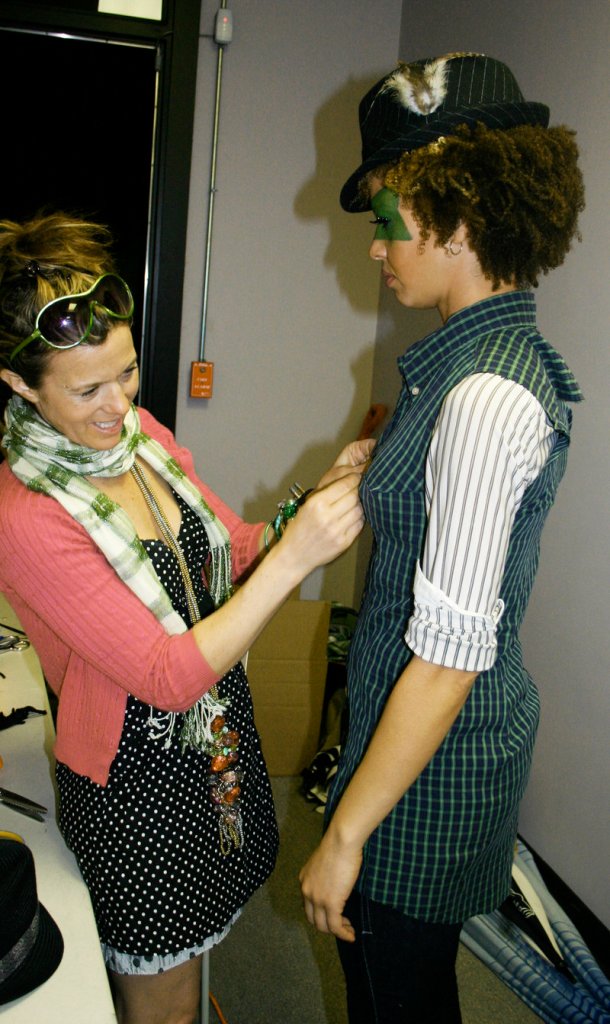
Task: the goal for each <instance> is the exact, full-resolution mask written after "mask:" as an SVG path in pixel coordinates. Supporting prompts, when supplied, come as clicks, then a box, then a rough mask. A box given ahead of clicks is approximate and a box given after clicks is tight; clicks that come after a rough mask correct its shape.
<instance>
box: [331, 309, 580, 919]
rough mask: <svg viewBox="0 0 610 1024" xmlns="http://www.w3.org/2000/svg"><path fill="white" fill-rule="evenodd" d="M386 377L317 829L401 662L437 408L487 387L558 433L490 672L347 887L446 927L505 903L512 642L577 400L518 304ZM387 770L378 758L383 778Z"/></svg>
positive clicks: (452, 326) (514, 793)
mask: <svg viewBox="0 0 610 1024" xmlns="http://www.w3.org/2000/svg"><path fill="white" fill-rule="evenodd" d="M398 365H399V369H400V372H401V374H402V377H403V386H402V391H401V394H400V397H399V400H398V403H397V406H396V410H395V412H394V415H393V417H392V420H391V422H390V423H389V424H388V426H387V428H386V430H385V431H384V434H383V436H382V438H381V439H380V441H379V443H378V445H377V448H376V449H375V453H374V458H373V461H372V464H371V467H370V469H369V470H368V471H367V473H366V476H365V477H364V480H363V483H362V487H361V497H362V502H363V505H364V509H365V512H366V517H367V520H368V522H369V524H370V526H371V528H372V531H373V536H374V544H373V552H372V555H371V561H370V564H369V568H368V574H367V579H366V584H365V590H364V595H363V599H362V607H361V610H360V613H359V618H358V624H357V627H356V631H355V634H354V637H353V640H352V643H351V648H350V655H349V664H348V707H349V730H348V737H347V741H346V743H345V745H344V749H343V750H342V754H341V760H340V764H339V769H338V772H337V775H336V777H335V780H334V784H333V786H332V789H331V792H330V794H329V801H328V808H327V820H328V819H329V818H330V816H331V815H332V811H333V808H334V807H335V806H336V804H337V802H338V800H339V798H340V796H341V793H342V792H343V790H344V788H345V786H346V785H347V783H348V782H349V779H350V777H351V775H352V774H353V772H354V770H355V769H356V767H357V766H358V764H359V762H360V760H361V759H362V757H363V754H364V753H365V751H366V747H367V744H368V741H369V739H370V737H371V735H372V733H373V731H374V729H375V726H376V723H377V721H378V720H379V718H380V716H381V713H382V711H383V709H384V707H385V704H386V701H387V699H388V696H389V693H390V691H391V689H392V687H393V685H394V683H395V682H396V680H397V679H398V677H399V676H400V675H401V673H402V672H403V670H404V669H405V667H406V665H407V664H408V662H409V660H410V658H411V657H412V652H411V651H410V650H409V648H408V647H407V646H406V642H405V639H404V637H405V631H406V627H407V622H408V620H409V618H410V616H411V613H412V606H413V579H414V575H415V566H416V562H417V560H418V559H419V558H420V557H421V555H422V552H423V546H424V541H425V535H426V526H427V517H426V508H425V494H424V476H425V465H426V456H427V452H428V447H429V445H430V440H431V436H432V431H433V428H434V424H435V422H436V419H437V417H438V414H439V412H440V407H441V404H442V402H443V399H444V398H445V396H446V395H447V393H448V392H449V391H450V390H451V389H452V388H453V387H454V386H455V385H456V384H457V383H458V382H459V381H460V380H462V379H463V378H464V377H467V376H468V375H470V374H473V373H495V374H499V375H500V376H502V377H505V378H507V379H510V380H513V381H516V382H517V383H519V384H521V385H523V386H524V387H525V388H527V389H528V390H529V391H530V392H531V393H532V394H533V395H534V396H535V397H536V398H537V399H538V401H539V402H540V403H541V405H542V407H543V408H544V410H545V412H546V414H547V415H548V417H549V420H550V422H551V423H552V424H553V426H554V429H555V431H556V432H557V440H556V443H555V446H554V448H553V450H552V453H551V455H550V457H549V459H548V461H547V463H546V465H545V467H544V468H543V470H542V472H541V473H540V475H539V476H538V477H537V478H536V480H534V481H533V483H532V484H530V486H529V487H528V488H527V489H526V491H525V494H524V497H523V500H522V503H521V505H520V508H519V510H518V513H517V516H516V519H515V523H514V525H513V529H512V532H511V535H510V541H509V547H508V553H507V560H506V565H505V570H504V576H503V581H502V586H501V592H500V597H501V599H502V601H503V602H504V605H505V611H504V615H503V617H502V619H501V620H500V623H499V626H498V636H497V640H498V654H497V659H496V662H495V664H494V665H493V667H492V668H490V669H488V670H486V671H484V672H482V673H481V674H480V675H479V676H478V677H477V679H476V681H475V683H474V686H473V688H472V690H471V693H470V696H469V698H468V700H467V702H466V705H465V706H464V708H463V709H462V711H461V712H460V715H459V716H458V718H457V720H456V721H455V723H454V725H453V727H452V728H451V730H450V732H449V734H448V735H447V737H446V738H445V740H444V742H443V743H442V745H441V747H440V748H439V750H438V751H437V753H436V754H435V756H434V757H433V758H432V760H431V761H430V763H429V764H428V766H427V767H426V768H425V770H424V771H423V772H422V773H421V775H420V776H419V778H418V779H417V780H416V781H415V782H414V784H413V785H412V786H411V787H410V788H409V790H408V791H407V792H406V793H405V795H404V796H403V797H402V799H401V800H399V802H398V803H397V804H396V806H395V807H394V808H393V810H392V811H391V812H390V814H388V816H387V817H386V818H385V819H384V820H383V821H382V822H381V824H380V825H379V826H378V828H377V829H376V830H375V831H374V832H373V834H372V835H371V836H370V838H369V840H368V842H367V843H366V846H365V849H364V859H363V866H362V870H361V873H360V876H359V878H358V881H357V888H358V889H360V890H361V891H362V892H363V893H364V894H365V895H367V896H368V897H369V898H370V899H373V900H377V901H379V902H381V903H384V904H386V905H390V906H392V907H395V908H397V909H399V910H401V911H402V912H403V913H405V914H407V915H409V916H410V917H414V918H419V919H420V920H425V921H432V922H434V921H436V922H458V921H463V920H466V919H467V918H468V917H471V916H473V915H474V914H480V913H487V912H488V911H490V910H492V909H493V908H494V907H497V906H498V905H499V904H500V903H501V902H502V900H503V899H504V898H505V897H506V895H507V894H508V891H509V882H510V871H511V863H512V857H513V848H514V843H515V838H516V831H517V814H518V807H519V802H520V800H521V797H522V796H523V792H524V790H525V786H526V783H527V779H528V775H529V768H530V762H531V756H532V749H533V745H534V738H535V734H536V728H537V724H538V717H539V700H538V694H537V690H536V687H535V685H534V683H533V681H532V680H531V678H530V676H529V675H528V673H527V671H526V669H525V668H524V666H523V661H522V652H521V646H520V642H519V627H520V624H521V621H522V619H523V615H524V612H525V609H526V606H527V602H528V599H529V596H530V592H531V588H532V584H533V580H534V575H535V572H536V568H537V565H538V558H539V545H540V534H541V531H542V527H543V524H544V521H545V518H546V515H547V513H548V510H549V508H550V507H551V505H552V503H553V500H554V498H555V493H556V490H557V486H558V484H559V481H560V480H561V477H562V475H563V473H564V470H565V465H566V457H567V449H568V444H569V438H570V425H571V413H570V410H569V409H568V407H567V405H566V402H568V401H579V400H580V399H581V398H582V394H581V392H580V389H579V387H578V384H577V383H576V381H575V379H574V377H573V375H572V373H571V372H570V370H569V368H568V367H567V366H566V364H565V362H564V360H563V359H562V357H561V356H560V355H559V354H558V353H557V352H556V351H555V350H554V349H553V348H552V347H551V346H550V345H549V344H548V343H547V342H546V341H545V340H544V338H543V337H542V336H541V335H540V333H539V332H538V330H537V328H536V323H535V302H534V298H533V296H532V295H531V294H530V293H529V292H510V293H508V294H504V295H498V296H492V297H491V298H489V299H485V300H483V301H482V302H479V303H476V304H475V305H473V306H470V307H468V308H466V309H464V310H461V311H459V312H458V313H456V314H454V315H453V316H452V317H450V319H449V320H448V321H447V323H446V324H444V325H443V326H442V327H441V328H440V329H439V330H437V331H435V332H434V333H433V334H431V335H429V336H428V337H426V338H424V339H423V340H422V341H420V342H418V343H417V344H416V345H414V346H413V347H412V348H410V349H409V350H408V351H407V353H406V354H405V355H404V356H402V357H401V358H400V359H399V360H398ZM395 742H396V743H397V744H398V743H400V736H399V735H397V736H396V740H395ZM392 760H393V756H392V750H391V749H388V752H387V768H386V771H387V774H388V778H389V777H390V776H391V773H392ZM383 785H384V778H383V776H382V777H381V778H380V779H379V787H380V789H383Z"/></svg>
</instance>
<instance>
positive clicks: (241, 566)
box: [0, 409, 262, 786]
mask: <svg viewBox="0 0 610 1024" xmlns="http://www.w3.org/2000/svg"><path fill="white" fill-rule="evenodd" d="M139 412H140V417H141V421H142V429H143V430H144V431H145V432H146V433H148V434H150V435H151V436H152V437H154V438H156V440H158V441H160V443H161V444H162V445H163V446H164V447H165V448H166V449H167V451H168V452H170V454H171V455H173V456H174V458H175V459H176V460H177V462H179V463H180V465H181V466H182V468H183V469H184V471H185V472H186V473H187V475H188V476H189V477H190V479H191V480H192V481H193V483H195V484H196V486H197V487H198V488H199V489H200V490H201V493H202V494H203V496H204V498H205V500H206V501H207V502H208V504H209V505H210V507H211V508H213V510H214V512H215V513H216V514H217V515H218V517H219V518H220V520H221V521H222V522H223V523H224V525H225V526H226V528H227V529H228V531H229V533H230V536H231V548H232V556H233V578H234V580H236V579H238V578H239V577H240V576H241V575H242V574H243V573H244V572H245V571H246V570H247V569H248V568H249V567H250V566H251V565H252V563H253V562H254V560H255V559H256V557H257V555H258V552H259V540H260V535H261V528H262V524H261V523H259V524H256V525H251V524H248V523H244V522H243V520H241V519H240V518H239V517H238V516H237V515H236V514H235V513H234V512H232V511H231V509H229V508H228V507H227V506H226V505H225V504H224V503H223V502H222V501H221V500H220V499H219V498H218V497H217V496H216V495H215V494H214V493H213V492H212V491H210V489H209V488H208V487H206V485H205V484H204V483H202V482H201V481H200V480H199V479H198V478H197V476H196V474H195V471H194V466H193V459H192V456H191V454H190V452H189V451H188V450H187V449H186V448H180V447H179V446H178V445H177V443H176V441H175V439H174V437H173V435H172V434H171V433H170V431H169V430H167V429H166V428H165V427H163V426H161V424H160V423H158V422H157V421H156V420H155V419H154V418H153V417H152V416H151V415H150V413H147V412H146V411H145V410H144V409H140V410H139ZM0 590H2V591H3V592H4V593H5V594H6V597H7V599H8V600H9V602H10V604H11V605H12V607H13V608H14V609H15V611H16V613H17V615H18V616H19V618H20V619H21V622H22V624H23V627H24V629H25V630H26V631H27V634H28V636H29V638H30V640H31V641H32V643H33V645H34V647H35V648H36V651H37V654H38V656H39V658H40V662H41V664H42V669H43V672H44V674H45V677H46V679H47V681H48V683H49V685H50V686H51V688H52V690H53V691H54V692H55V693H56V694H57V696H58V697H59V710H58V717H57V740H56V744H55V756H56V757H57V759H58V760H59V761H63V762H64V763H65V764H67V765H68V766H69V767H70V768H72V769H73V770H74V771H75V772H78V773H79V774H81V775H88V776H89V778H91V779H93V781H94V782H98V783H100V784H101V785H102V786H104V785H106V782H107V781H108V772H109V769H110V764H111V762H112V760H113V758H114V756H115V754H116V752H117V749H118V745H119V740H120V737H121V730H122V728H123V718H124V714H125V706H126V703H127V695H128V694H132V695H133V696H134V697H137V698H138V699H139V700H141V701H144V702H145V703H147V704H152V705H154V706H155V707H158V708H161V709H162V710H164V711H185V710H186V709H187V708H189V707H191V706H192V705H193V704H194V703H195V702H196V701H197V700H198V698H199V697H200V696H201V695H202V694H203V693H205V692H206V690H208V689H209V688H210V687H211V686H212V684H213V683H215V682H216V681H217V679H218V676H217V675H216V674H215V673H214V671H213V670H212V669H211V668H210V666H209V665H208V664H207V662H206V661H205V659H204V658H203V656H202V655H201V653H200V651H199V649H198V647H197V645H196V644H195V641H194V639H193V637H192V634H191V633H190V632H187V633H184V634H181V635H179V636H168V634H167V633H166V632H165V630H164V629H163V627H162V626H160V625H159V623H158V622H157V620H156V619H155V617H154V616H153V615H152V613H151V612H149V611H148V609H147V608H146V607H145V606H144V605H143V604H142V602H141V601H140V600H139V599H138V598H137V597H135V595H134V594H132V592H131V591H130V590H129V589H128V587H126V586H125V584H124V583H123V582H122V580H120V579H119V577H118V576H117V574H116V573H115V571H114V569H112V568H111V566H110V565H109V563H108V562H107V561H106V559H105V558H104V556H103V554H102V553H101V551H100V550H99V548H98V547H97V546H96V545H95V544H94V543H93V541H92V540H91V538H90V537H89V535H88V534H87V533H86V532H85V531H84V530H83V528H82V527H81V526H79V524H78V523H76V522H75V520H73V519H72V518H71V517H70V516H69V515H68V513H67V512H66V511H65V510H64V509H63V508H62V506H61V505H60V504H59V502H57V501H55V499H54V498H50V497H47V496H46V495H43V494H36V493H34V492H32V491H29V490H28V489H27V488H26V487H25V486H24V484H22V483H21V482H20V481H19V480H17V478H16V477H15V476H14V474H13V473H12V472H11V470H10V468H9V466H8V463H7V462H4V463H2V465H1V466H0Z"/></svg>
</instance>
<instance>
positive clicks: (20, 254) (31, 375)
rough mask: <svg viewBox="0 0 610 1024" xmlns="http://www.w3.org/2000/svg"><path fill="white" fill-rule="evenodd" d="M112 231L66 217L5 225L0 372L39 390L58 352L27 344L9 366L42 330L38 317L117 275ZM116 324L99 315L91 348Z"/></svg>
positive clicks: (0, 262) (1, 235)
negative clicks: (108, 275) (53, 304)
mask: <svg viewBox="0 0 610 1024" xmlns="http://www.w3.org/2000/svg"><path fill="white" fill-rule="evenodd" d="M111 244H112V237H111V234H110V231H109V230H108V228H106V227H104V226H103V225H100V224H94V223H91V222H90V221H86V220H80V219H79V218H77V217H74V216H70V215H69V214H66V213H61V212H57V213H52V214H48V215H40V216H37V217H34V218H33V219H32V220H29V221H27V222H25V223H23V224H16V223H15V222H14V221H10V220H4V221H0V368H2V369H7V368H8V369H11V370H14V371H15V372H16V373H18V374H19V375H20V376H21V377H22V378H23V380H24V381H25V383H26V384H27V385H28V387H31V388H37V387H39V385H40V381H41V379H42V376H43V374H44V370H45V367H46V364H47V362H48V359H49V357H50V355H51V354H52V350H51V349H49V347H48V346H47V345H45V343H44V342H42V341H39V340H37V341H33V342H31V343H30V344H29V345H26V347H25V348H24V349H22V350H21V352H19V353H18V355H17V356H16V357H15V359H14V360H13V362H9V356H10V353H11V352H12V350H13V349H14V348H15V346H16V345H17V344H18V343H19V342H20V341H22V340H23V339H24V338H27V337H28V335H30V334H31V333H32V332H33V331H34V329H35V326H36V316H37V315H38V313H39V312H40V310H41V309H42V308H43V306H45V305H46V304H47V303H48V302H51V301H52V300H53V299H57V298H60V297H61V296H62V295H75V294H78V293H80V292H84V291H87V289H88V288H90V287H91V286H92V285H93V284H94V283H95V281H96V280H97V278H98V277H100V276H101V275H102V274H106V273H110V272H113V271H114V261H113V259H112V255H111V253H110V246H111ZM111 327H112V321H111V320H110V319H109V318H108V317H106V316H105V315H104V313H103V312H102V311H101V310H97V309H96V311H95V321H94V328H93V330H92V332H91V334H90V335H89V337H88V339H87V344H93V345H95V344H100V343H101V342H102V341H104V340H105V338H106V336H107V334H108V331H109V330H110V328H111Z"/></svg>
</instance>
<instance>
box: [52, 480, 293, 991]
mask: <svg viewBox="0 0 610 1024" xmlns="http://www.w3.org/2000/svg"><path fill="white" fill-rule="evenodd" d="M176 498H177V501H178V502H179V504H180V507H181V511H182V524H181V527H180V532H179V537H178V539H179V542H180V546H181V548H182V550H183V552H184V555H185V558H186V561H187V564H188V566H189V571H190V575H191V579H192V581H193V584H194V587H195V593H196V596H197V600H198V603H199V607H200V611H201V614H202V616H205V615H206V614H209V613H210V612H211V611H212V610H213V605H212V601H211V598H210V596H209V594H208V592H207V590H206V588H205V587H204V585H203V582H202V581H201V568H202V566H203V564H204V563H205V560H206V557H207V555H208V551H209V547H208V541H207V534H206V532H205V529H204V527H203V525H202V523H201V522H200V520H199V518H198V516H197V515H196V514H195V513H194V512H193V511H192V509H191V508H190V507H189V506H188V505H187V504H186V503H185V502H183V501H182V499H181V498H180V497H179V496H176ZM144 545H145V547H146V550H147V552H148V555H149V557H150V559H151V561H152V562H153V565H154V566H155V569H156V571H157V573H158V575H159V578H160V579H161V581H162V583H163V585H164V587H165V589H166V590H167V592H168V594H169V596H170V599H171V601H172V604H173V606H174V608H175V609H176V611H178V612H179V613H180V614H181V615H182V617H183V618H184V620H185V622H188V621H189V618H188V611H187V606H186V598H185V593H184V585H183V582H182V577H181V575H180V571H179V568H178V564H177V561H176V559H175V556H174V555H173V554H172V552H171V551H170V550H169V548H168V547H167V546H166V545H165V544H164V543H163V542H162V541H156V540H155V541H153V540H151V541H144ZM218 692H219V695H220V698H221V700H223V701H225V700H226V699H228V700H229V701H230V704H229V706H228V708H227V710H226V712H225V718H226V721H227V725H228V726H229V728H230V729H236V730H237V731H238V732H239V734H240V741H239V766H240V767H241V769H242V771H243V773H244V777H243V781H242V783H241V790H242V793H241V812H242V821H243V833H244V842H243V846H242V848H241V849H232V851H231V852H230V853H229V854H228V855H226V856H225V855H223V853H222V852H221V846H220V839H219V826H218V814H217V812H216V811H215V809H214V804H213V803H212V801H211V799H210V794H209V789H210V787H209V763H210V759H209V757H208V756H207V755H206V754H204V753H201V752H199V751H195V750H192V749H190V748H187V749H186V750H185V751H184V753H183V752H182V751H181V746H180V731H181V725H182V716H180V715H178V716H177V722H176V728H175V730H174V734H173V737H172V741H171V746H170V747H169V749H166V748H165V745H164V740H163V739H160V740H159V739H157V740H153V739H151V738H150V732H151V729H150V724H149V718H150V715H151V713H152V714H153V715H156V716H157V717H161V718H162V715H163V713H162V712H156V710H155V709H151V708H150V706H149V705H147V704H143V703H142V702H141V701H139V700H136V699H135V698H134V697H132V696H130V697H129V698H128V701H127V708H126V712H125V722H124V726H123V733H122V737H121V741H120V745H119V749H118V751H117V754H116V757H115V759H114V761H113V762H112V765H111V768H110V775H109V779H108V783H107V785H106V786H100V785H98V784H97V783H95V782H92V781H91V780H90V779H88V778H86V777H85V776H82V775H78V774H76V773H75V772H73V771H71V769H69V768H68V767H67V766H66V765H63V764H58V765H57V780H58V785H59V791H60V827H61V830H62V832H63V834H64V837H65V839H66V842H67V844H68V846H69V847H70V848H71V849H72V850H73V851H74V853H75V855H76V858H77V860H78V863H79V867H80V869H81V872H82V874H83V877H84V879H85V882H86V883H87V886H88V888H89V891H90V893H91V899H92V903H93V909H94V912H95V917H96V921H97V926H98V931H99V935H100V940H101V942H102V947H103V949H104V954H105V957H106V961H107V963H108V965H109V966H110V967H111V968H112V969H114V970H116V971H118V972H119V973H134V974H139V973H141V974H149V973H157V972H159V971H162V970H165V969H167V968H169V967H172V966H175V965H176V964H179V963H181V962H183V961H184V960H185V959H187V958H188V957H189V956H193V955H196V954H197V953H199V952H202V951H203V949H205V948H208V947H209V945H211V944H213V942H214V941H218V940H219V938H222V936H223V934H224V933H225V931H226V929H227V926H228V925H229V924H230V923H231V921H232V920H233V919H234V917H235V915H236V914H237V913H238V912H239V910H240V908H241V907H242V906H243V905H244V904H245V903H246V901H247V900H248V899H249V897H250V896H251V895H252V893H253V892H254V891H255V890H256V889H257V888H258V887H259V886H260V885H261V884H262V883H263V882H264V881H265V879H266V878H267V877H268V875H269V874H270V872H271V871H272V869H273V866H274V863H275V858H276V854H277V845H278V835H277V826H276V821H275V813H274V809H273V798H272V795H271V787H270V784H269V779H268V776H267V771H266V768H265V764H264V761H263V757H262V753H261V749H260V743H259V738H258V735H257V732H256V729H255V726H254V719H253V713H252V701H251V698H250V692H249V688H248V683H247V680H246V676H245V673H244V670H243V667H242V665H241V663H239V664H238V665H236V666H235V667H234V668H233V669H231V671H230V672H228V673H227V675H226V676H224V677H223V679H222V680H221V681H220V683H219V684H218Z"/></svg>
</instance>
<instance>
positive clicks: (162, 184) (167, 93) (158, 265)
mask: <svg viewBox="0 0 610 1024" xmlns="http://www.w3.org/2000/svg"><path fill="white" fill-rule="evenodd" d="M163 8H164V10H163V18H162V20H161V21H146V20H144V19H141V18H130V17H124V16H118V15H110V14H98V13H97V12H85V11H75V10H70V9H66V8H61V7H52V8H51V7H45V6H43V5H42V4H36V3H28V2H23V0H18V2H15V0H8V2H7V0H4V2H3V3H2V12H1V14H0V28H5V29H12V28H13V29H14V28H16V29H23V30H25V31H27V30H30V31H41V32H49V33H56V32H67V33H71V34H74V35H78V36H80V37H82V38H88V39H110V40H112V41H113V42H114V41H117V42H132V43H140V44H147V45H152V46H154V47H155V49H156V51H157V59H158V65H159V68H158V69H159V92H158V98H157V103H158V107H157V125H156V132H155V153H154V168H155V170H154V174H153V179H152V194H151V223H150V229H149V237H148V251H147V254H146V256H147V267H148V281H147V287H146V300H145V309H144V310H143V314H144V316H143V322H144V331H143V337H142V352H141V367H140V369H141V376H140V381H141V382H140V398H139V401H140V402H141V404H142V405H144V406H145V407H146V408H147V409H149V410H150V411H151V412H152V413H153V415H154V416H156V417H157V419H159V420H160V421H161V422H162V423H164V424H165V425H166V426H167V427H169V428H170V429H171V430H173V429H174V428H175V423H176V404H177V391H178V368H179V361H180V328H181V318H182V292H183V282H184V254H185V247H186V231H187V220H188V200H189V181H190V170H191V148H192V134H193V133H192V128H193V116H194V110H195V87H196V80H197V56H198V48H199V19H200V0H164V4H163Z"/></svg>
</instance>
